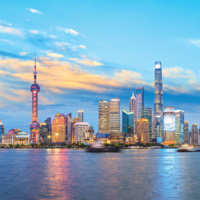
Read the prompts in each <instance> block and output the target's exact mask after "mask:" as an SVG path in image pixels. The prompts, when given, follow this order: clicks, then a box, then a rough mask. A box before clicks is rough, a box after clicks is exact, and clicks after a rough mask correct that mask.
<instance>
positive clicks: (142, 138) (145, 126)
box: [136, 119, 149, 143]
mask: <svg viewBox="0 0 200 200" xmlns="http://www.w3.org/2000/svg"><path fill="white" fill-rule="evenodd" d="M136 133H137V135H138V142H140V143H148V142H149V121H148V119H138V120H137V122H136Z"/></svg>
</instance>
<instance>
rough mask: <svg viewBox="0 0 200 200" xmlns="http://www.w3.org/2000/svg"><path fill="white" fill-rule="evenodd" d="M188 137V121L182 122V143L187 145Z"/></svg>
mask: <svg viewBox="0 0 200 200" xmlns="http://www.w3.org/2000/svg"><path fill="white" fill-rule="evenodd" d="M189 140H190V137H189V132H188V121H184V143H187V144H189V143H190V142H189Z"/></svg>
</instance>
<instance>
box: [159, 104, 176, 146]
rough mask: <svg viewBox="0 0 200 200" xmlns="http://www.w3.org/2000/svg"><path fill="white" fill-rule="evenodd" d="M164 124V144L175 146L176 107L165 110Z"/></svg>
mask: <svg viewBox="0 0 200 200" xmlns="http://www.w3.org/2000/svg"><path fill="white" fill-rule="evenodd" d="M162 123H163V126H162V127H163V140H164V144H165V145H169V144H175V131H176V118H175V108H174V107H170V106H168V107H165V108H164V112H163V117H162Z"/></svg>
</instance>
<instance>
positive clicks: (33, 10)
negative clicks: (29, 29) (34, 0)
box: [26, 8, 42, 14]
mask: <svg viewBox="0 0 200 200" xmlns="http://www.w3.org/2000/svg"><path fill="white" fill-rule="evenodd" d="M26 10H29V11H30V12H32V13H37V14H42V12H40V11H39V10H35V9H33V8H26Z"/></svg>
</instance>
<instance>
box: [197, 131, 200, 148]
mask: <svg viewBox="0 0 200 200" xmlns="http://www.w3.org/2000/svg"><path fill="white" fill-rule="evenodd" d="M197 135H198V145H200V128H198V130H197Z"/></svg>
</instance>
